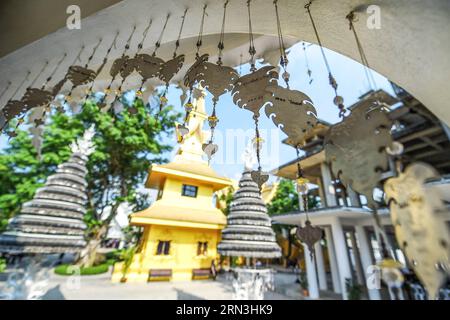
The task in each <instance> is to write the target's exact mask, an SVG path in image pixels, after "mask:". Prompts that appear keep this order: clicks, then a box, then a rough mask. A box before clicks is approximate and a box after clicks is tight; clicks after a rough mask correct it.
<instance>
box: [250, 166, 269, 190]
mask: <svg viewBox="0 0 450 320" xmlns="http://www.w3.org/2000/svg"><path fill="white" fill-rule="evenodd" d="M250 176H251V177H252V180H253V181H254V182H255V183H256V184H257V185H258V188H259V190H261V188H262V186H263V184H264V183H266V182H267V180H269V175H268V174H267V173H264V172H262V171H260V170H253V171H252V172H251V173H250Z"/></svg>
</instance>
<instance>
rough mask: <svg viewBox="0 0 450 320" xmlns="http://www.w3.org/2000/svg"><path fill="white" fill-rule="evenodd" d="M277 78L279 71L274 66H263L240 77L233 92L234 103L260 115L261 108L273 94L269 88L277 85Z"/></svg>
mask: <svg viewBox="0 0 450 320" xmlns="http://www.w3.org/2000/svg"><path fill="white" fill-rule="evenodd" d="M277 79H278V72H277V71H275V67H272V66H266V67H262V68H261V69H259V70H257V71H254V72H252V73H250V74H247V75H245V76H242V77H240V78H239V79H237V81H236V82H235V84H234V88H233V91H232V92H231V94H232V96H233V102H234V104H236V105H237V106H238V107H240V108H244V109H247V110H249V111H251V112H253V114H254V115H255V116H256V117H258V116H259V110H260V109H261V107H262V106H263V105H264V104H265V103H266V102H267V99H268V98H269V97H270V95H271V94H270V93H269V92H268V91H267V89H268V88H269V87H271V86H274V85H277Z"/></svg>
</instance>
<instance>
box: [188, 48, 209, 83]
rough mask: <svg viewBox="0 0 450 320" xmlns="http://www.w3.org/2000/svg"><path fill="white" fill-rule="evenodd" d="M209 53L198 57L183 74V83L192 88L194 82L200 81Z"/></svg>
mask: <svg viewBox="0 0 450 320" xmlns="http://www.w3.org/2000/svg"><path fill="white" fill-rule="evenodd" d="M208 59H209V55H208V54H207V53H205V54H204V55H201V56H200V57H198V58H197V59H196V60H195V62H194V63H193V64H192V66H191V67H190V68H189V69H188V71H187V72H186V74H185V75H184V85H185V86H186V87H187V88H193V87H194V84H195V83H196V82H198V81H200V79H201V78H200V75H201V73H202V72H203V71H204V69H205V66H204V64H205V63H206V62H207V61H208Z"/></svg>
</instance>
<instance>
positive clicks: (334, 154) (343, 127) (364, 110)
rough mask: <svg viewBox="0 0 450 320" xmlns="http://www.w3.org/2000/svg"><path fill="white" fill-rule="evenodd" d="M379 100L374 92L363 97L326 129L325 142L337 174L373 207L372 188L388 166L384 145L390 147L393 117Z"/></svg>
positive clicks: (328, 157)
mask: <svg viewBox="0 0 450 320" xmlns="http://www.w3.org/2000/svg"><path fill="white" fill-rule="evenodd" d="M379 100H380V98H378V96H377V95H376V94H375V95H372V96H370V97H369V98H367V99H365V100H363V101H362V102H361V103H360V104H359V105H358V106H357V107H356V108H354V109H353V110H352V112H351V114H350V115H349V116H345V117H344V119H343V121H342V122H340V123H338V124H336V125H334V126H332V127H331V128H330V129H329V130H328V132H327V134H326V136H325V142H324V148H325V157H326V161H327V163H329V164H330V165H331V169H332V171H333V172H334V174H335V175H336V177H337V178H339V179H340V180H341V181H342V183H343V184H344V185H345V186H349V187H350V188H351V189H353V190H354V191H356V192H358V193H361V194H363V195H365V196H366V198H367V202H368V206H369V207H370V208H372V209H375V208H376V206H377V205H376V202H375V200H374V199H373V189H374V188H375V187H376V186H377V185H378V184H379V182H380V179H381V175H382V172H383V171H387V170H388V167H389V159H388V155H387V153H386V148H389V147H391V148H392V136H391V133H390V129H391V127H392V121H391V120H390V119H389V117H388V115H387V112H386V111H385V109H384V108H383V107H382V106H381V105H380V104H378V101H379ZM355 159H358V161H357V162H355Z"/></svg>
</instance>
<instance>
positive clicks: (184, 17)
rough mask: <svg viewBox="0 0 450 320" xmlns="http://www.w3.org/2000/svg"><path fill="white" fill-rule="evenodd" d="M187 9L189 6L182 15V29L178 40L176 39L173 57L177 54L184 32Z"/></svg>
mask: <svg viewBox="0 0 450 320" xmlns="http://www.w3.org/2000/svg"><path fill="white" fill-rule="evenodd" d="M187 11H188V8H186V9H185V10H184V13H183V16H182V17H181V26H180V31H179V32H178V37H177V41H175V51H174V52H173V57H174V58H175V57H176V56H177V50H178V48H179V47H180V39H181V33H182V32H183V26H184V20H185V19H186V14H187Z"/></svg>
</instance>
